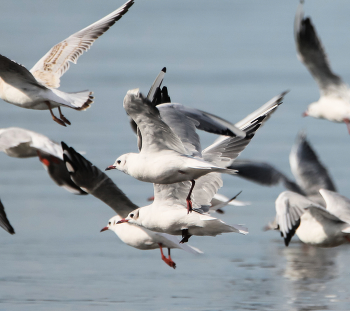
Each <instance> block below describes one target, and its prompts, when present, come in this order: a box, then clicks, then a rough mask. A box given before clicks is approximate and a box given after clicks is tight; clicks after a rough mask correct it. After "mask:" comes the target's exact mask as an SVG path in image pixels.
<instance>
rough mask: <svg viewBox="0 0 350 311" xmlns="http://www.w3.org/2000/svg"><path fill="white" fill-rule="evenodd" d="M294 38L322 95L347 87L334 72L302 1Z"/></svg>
mask: <svg viewBox="0 0 350 311" xmlns="http://www.w3.org/2000/svg"><path fill="white" fill-rule="evenodd" d="M294 38H295V43H296V47H297V54H298V58H299V60H300V61H301V62H302V63H303V64H304V65H305V66H306V67H307V69H308V70H309V71H310V73H311V74H312V76H313V77H314V79H315V80H316V82H317V84H318V86H319V88H320V91H321V94H322V95H325V94H327V93H332V92H337V91H339V90H341V89H346V86H345V84H344V82H343V81H342V79H341V78H340V77H339V76H337V75H336V74H334V73H333V72H332V70H331V68H330V65H329V61H328V58H327V55H326V53H325V50H324V48H323V46H322V43H321V41H320V39H319V38H318V36H317V33H316V29H315V28H314V26H313V24H312V23H311V19H310V18H309V17H308V18H304V12H303V4H302V3H300V4H299V6H298V9H297V12H296V15H295V20H294ZM344 87H345V88H344Z"/></svg>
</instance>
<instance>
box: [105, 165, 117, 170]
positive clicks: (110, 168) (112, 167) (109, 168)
mask: <svg viewBox="0 0 350 311" xmlns="http://www.w3.org/2000/svg"><path fill="white" fill-rule="evenodd" d="M115 169H116V167H115V166H114V165H110V166H108V167H107V168H106V169H105V171H109V170H115Z"/></svg>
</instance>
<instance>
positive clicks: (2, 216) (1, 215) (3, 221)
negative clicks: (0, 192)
mask: <svg viewBox="0 0 350 311" xmlns="http://www.w3.org/2000/svg"><path fill="white" fill-rule="evenodd" d="M0 227H2V228H3V229H5V231H7V232H8V233H10V234H15V230H14V229H13V228H12V226H11V224H10V222H9V220H8V219H7V216H6V213H5V208H4V205H3V204H2V202H1V200H0Z"/></svg>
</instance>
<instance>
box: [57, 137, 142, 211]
mask: <svg viewBox="0 0 350 311" xmlns="http://www.w3.org/2000/svg"><path fill="white" fill-rule="evenodd" d="M62 149H63V152H64V153H63V158H64V161H65V163H66V166H67V170H68V171H69V173H70V175H71V178H72V180H73V181H74V183H75V184H76V185H78V186H79V187H81V188H82V189H84V190H85V191H86V192H87V193H89V194H92V195H93V196H95V197H96V198H98V199H100V200H101V201H103V202H104V203H106V204H107V205H108V206H109V207H111V208H112V209H113V210H114V211H115V212H116V213H117V214H118V215H120V216H121V217H123V218H124V217H126V216H128V214H129V213H130V212H131V211H133V210H135V209H136V208H138V206H137V205H135V204H134V203H132V202H131V201H130V200H129V199H128V197H127V196H126V195H125V194H124V193H123V192H122V191H121V190H120V189H119V188H118V187H117V186H116V184H115V183H114V182H113V181H112V180H111V179H110V178H109V177H108V176H107V175H106V174H105V173H103V172H102V171H101V170H99V169H98V168H97V167H96V166H94V165H93V164H92V163H90V162H89V161H88V160H86V159H85V158H84V157H83V156H82V155H80V154H79V153H78V152H76V151H75V150H74V149H73V148H72V147H68V146H67V145H66V144H65V143H64V142H62Z"/></svg>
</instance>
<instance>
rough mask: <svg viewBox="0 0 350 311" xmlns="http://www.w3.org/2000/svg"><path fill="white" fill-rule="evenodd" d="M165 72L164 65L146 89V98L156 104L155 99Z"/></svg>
mask: <svg viewBox="0 0 350 311" xmlns="http://www.w3.org/2000/svg"><path fill="white" fill-rule="evenodd" d="M165 73H166V67H164V68H163V69H162V70H161V71H160V73H159V74H158V76H157V77H156V79H155V80H154V82H153V84H152V86H151V88H150V90H149V91H148V94H147V98H148V99H149V100H150V101H151V102H152V103H153V104H154V105H155V106H156V103H155V101H156V100H157V93H158V94H159V91H160V87H161V85H162V83H163V79H164V76H165Z"/></svg>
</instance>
